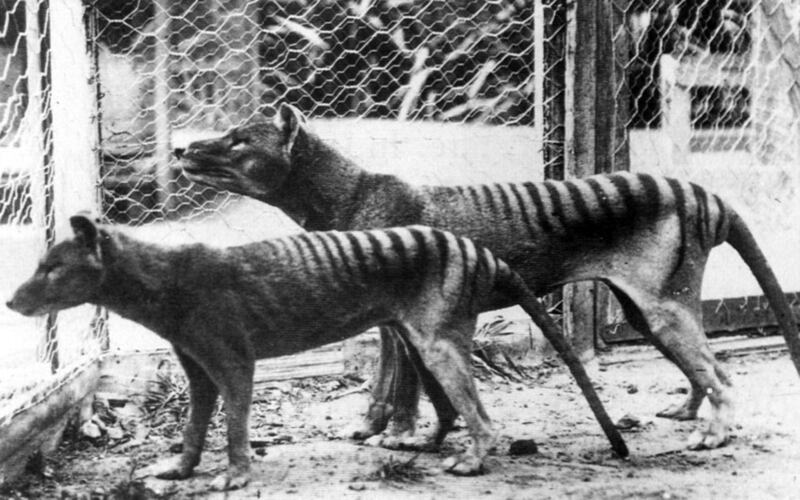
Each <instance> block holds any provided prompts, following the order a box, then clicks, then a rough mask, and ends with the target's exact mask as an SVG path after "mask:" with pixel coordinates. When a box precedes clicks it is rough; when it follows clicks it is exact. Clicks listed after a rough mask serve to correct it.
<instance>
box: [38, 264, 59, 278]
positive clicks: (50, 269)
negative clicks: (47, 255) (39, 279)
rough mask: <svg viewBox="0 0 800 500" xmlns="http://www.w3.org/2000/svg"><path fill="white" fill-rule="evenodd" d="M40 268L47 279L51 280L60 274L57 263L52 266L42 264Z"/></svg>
mask: <svg viewBox="0 0 800 500" xmlns="http://www.w3.org/2000/svg"><path fill="white" fill-rule="evenodd" d="M42 267H43V269H42V271H43V272H44V274H45V277H46V278H47V279H53V278H55V277H56V276H57V275H58V273H60V272H61V264H60V263H58V262H56V263H54V264H43V266H42Z"/></svg>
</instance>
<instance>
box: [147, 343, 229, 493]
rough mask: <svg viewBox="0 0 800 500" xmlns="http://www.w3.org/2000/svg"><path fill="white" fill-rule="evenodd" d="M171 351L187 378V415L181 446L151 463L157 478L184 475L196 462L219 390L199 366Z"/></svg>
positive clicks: (183, 476) (187, 473)
mask: <svg viewBox="0 0 800 500" xmlns="http://www.w3.org/2000/svg"><path fill="white" fill-rule="evenodd" d="M175 354H176V355H177V356H178V360H179V361H180V363H181V366H182V367H183V370H184V372H185V373H186V377H187V379H188V381H189V415H188V418H187V422H186V426H185V427H184V429H183V449H182V450H181V454H180V455H179V456H178V457H171V458H168V459H165V460H163V461H161V462H159V463H157V464H155V465H153V466H152V468H151V470H152V472H153V474H154V475H155V476H156V477H158V478H161V479H184V478H187V477H189V476H191V475H192V471H193V470H194V468H195V467H196V466H197V464H198V463H200V455H201V453H202V452H203V445H204V443H205V439H206V432H207V429H208V423H209V421H210V420H211V415H212V414H213V413H214V407H215V406H216V402H217V395H218V394H219V391H218V390H217V387H216V385H215V384H214V382H212V380H211V378H210V377H209V376H208V374H206V372H205V371H204V370H203V368H202V367H201V366H200V365H199V364H197V363H196V362H195V361H194V360H193V359H192V358H190V357H189V356H187V355H186V354H185V353H183V352H182V351H181V350H180V349H179V348H178V347H175Z"/></svg>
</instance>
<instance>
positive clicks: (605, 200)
mask: <svg viewBox="0 0 800 500" xmlns="http://www.w3.org/2000/svg"><path fill="white" fill-rule="evenodd" d="M586 184H588V185H589V187H590V188H592V191H594V195H595V198H597V204H598V205H600V210H602V211H603V221H608V220H612V219H614V210H612V209H611V202H610V201H609V194H608V193H606V192H605V190H604V189H603V186H601V185H600V183H599V182H597V179H593V178H591V177H590V178H588V179H586Z"/></svg>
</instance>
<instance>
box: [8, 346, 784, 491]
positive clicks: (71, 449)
mask: <svg viewBox="0 0 800 500" xmlns="http://www.w3.org/2000/svg"><path fill="white" fill-rule="evenodd" d="M608 359H609V358H605V362H604V361H603V358H601V362H600V364H599V365H597V364H595V366H592V367H590V371H591V372H592V373H593V375H594V379H595V381H596V383H597V385H598V387H600V388H601V396H602V398H603V399H604V401H605V402H606V405H607V408H608V410H609V412H610V413H611V414H612V417H613V418H614V419H615V420H617V419H619V418H621V417H622V416H623V415H625V414H630V415H632V416H634V417H638V418H639V419H641V426H640V427H638V428H635V429H634V430H631V431H626V432H625V436H626V439H627V442H628V445H629V447H630V448H631V457H630V458H629V459H628V460H620V459H618V458H615V457H614V456H613V455H612V453H611V452H610V450H609V446H608V444H607V442H606V440H605V438H604V437H603V436H602V434H601V432H600V429H599V427H598V425H597V424H596V423H595V422H594V420H593V419H592V418H591V416H590V413H589V410H588V407H587V405H586V403H585V402H584V401H583V400H582V398H581V397H580V396H579V394H578V393H577V390H576V388H575V385H574V384H573V383H572V381H571V380H570V379H569V377H568V376H567V375H566V373H565V372H564V370H563V368H561V367H560V366H559V367H557V368H552V367H547V366H545V367H542V368H540V369H538V370H536V371H535V372H532V378H531V379H530V380H528V381H526V382H525V383H516V382H504V381H499V380H483V381H481V382H480V390H481V391H480V393H481V396H482V398H483V400H484V402H485V403H486V405H487V408H488V411H489V413H490V415H491V416H492V417H493V419H494V421H495V423H496V427H497V429H498V430H499V433H500V436H501V439H500V444H499V446H498V449H497V451H496V453H495V454H493V455H492V456H490V457H489V459H488V461H487V469H488V470H487V472H486V473H485V474H484V475H481V476H477V477H468V478H461V477H453V476H451V475H449V474H447V473H444V472H442V471H441V470H439V463H440V461H441V459H442V458H443V456H445V455H446V454H447V453H450V452H453V451H456V450H461V449H463V447H464V446H465V445H466V444H467V438H466V432H465V430H464V429H463V428H462V429H460V430H458V431H456V432H455V433H453V434H451V435H450V437H449V438H448V439H447V441H446V444H445V447H444V449H443V450H442V453H441V454H436V453H422V454H419V455H416V454H415V453H413V452H409V451H402V452H400V451H391V450H385V449H380V448H372V447H368V446H364V445H360V444H358V443H355V442H352V441H348V440H346V439H342V438H340V437H339V436H340V435H341V433H342V432H343V430H344V429H345V428H347V427H349V426H351V425H352V424H353V423H354V422H357V421H358V420H359V419H360V415H361V413H362V412H363V410H364V408H365V405H366V401H367V394H366V393H365V392H363V391H360V392H359V391H357V390H355V391H354V389H357V388H358V384H357V383H356V382H353V381H349V380H345V379H333V378H326V379H306V380H301V381H293V382H278V383H274V384H272V385H271V386H270V387H268V388H266V389H264V390H263V391H259V392H258V393H257V394H256V395H255V401H256V402H255V407H254V411H253V413H252V416H251V429H252V431H251V438H252V439H253V440H260V441H262V442H263V443H270V444H269V445H268V446H266V447H262V448H255V449H254V451H253V457H254V463H253V480H252V482H251V484H250V485H249V486H248V487H247V488H246V489H244V490H239V491H235V492H230V493H228V494H227V496H226V495H225V494H222V493H209V492H207V486H208V484H209V482H210V481H211V479H212V478H213V476H214V475H215V474H216V473H218V472H219V471H220V470H222V467H223V466H224V463H225V458H224V451H223V450H224V433H223V431H222V428H221V426H220V422H221V420H220V418H219V417H218V418H216V419H215V422H216V426H215V427H214V428H213V429H212V431H211V438H210V443H209V448H210V450H209V451H207V452H206V454H205V455H204V460H203V462H202V464H201V465H200V466H199V467H198V469H197V471H196V474H195V476H194V477H193V478H191V479H189V480H185V481H162V480H156V479H153V478H150V477H145V478H144V479H143V480H141V481H138V480H133V481H131V480H130V477H131V476H130V474H131V470H132V469H133V468H140V467H144V466H145V465H147V464H148V463H150V462H152V461H153V460H155V459H158V458H163V457H165V456H168V455H169V454H170V447H173V448H174V444H175V443H176V442H177V440H178V438H177V434H176V433H175V432H174V430H175V428H177V426H171V427H172V428H170V426H168V425H164V424H162V426H161V428H154V429H151V430H150V431H149V434H147V436H146V437H144V438H142V437H141V436H143V435H144V434H143V433H142V432H141V430H140V431H139V432H137V435H138V436H139V439H133V440H131V441H128V442H126V443H124V444H119V445H117V446H109V445H105V446H96V445H91V444H89V443H87V442H86V441H78V442H70V443H67V444H65V445H63V446H62V447H61V448H60V449H59V451H58V453H57V455H56V456H55V457H53V458H52V459H48V460H47V461H45V463H44V464H41V466H40V468H39V471H38V473H36V474H29V475H27V476H25V477H23V478H22V479H21V480H20V481H19V482H18V483H17V484H16V485H15V487H14V488H7V489H6V490H5V491H3V492H0V493H1V495H0V496H3V497H4V498H5V497H12V498H13V497H18V498H19V497H28V498H114V497H116V498H152V497H158V496H162V497H168V498H331V499H333V498H365V499H367V498H370V499H371V498H411V497H414V498H436V499H439V498H459V499H467V498H513V499H525V498H536V499H539V498H593V499H594V498H664V499H667V498H726V499H734V498H758V499H762V498H797V495H798V488H799V487H800V482H799V481H798V474H800V422H798V410H800V380H799V379H798V376H797V373H796V372H795V371H794V368H793V367H792V365H791V363H790V362H789V359H788V356H787V355H786V354H785V353H759V354H750V355H747V356H741V357H731V358H728V359H726V360H725V361H724V365H725V367H726V368H727V370H728V372H729V373H730V375H731V376H732V378H733V380H734V383H735V384H736V389H737V391H736V401H737V403H738V406H737V415H736V424H737V425H736V427H735V429H734V430H733V438H732V440H731V442H730V443H729V444H728V445H727V446H725V447H723V448H720V449H716V450H712V451H702V452H689V451H685V450H684V442H685V440H686V439H687V437H688V436H689V434H690V433H691V431H692V430H694V429H695V428H697V427H698V426H701V425H703V424H704V423H705V420H704V419H705V418H707V417H708V415H709V409H708V406H707V404H705V405H704V407H703V409H702V410H701V416H702V417H703V419H701V420H699V421H695V422H673V421H670V420H664V419H660V418H656V417H655V416H654V415H655V413H656V412H657V411H658V410H660V409H662V408H664V407H666V406H667V405H669V404H671V403H675V402H678V401H680V400H681V399H682V398H683V397H684V394H683V393H682V391H685V388H686V385H687V384H686V382H685V380H684V379H683V377H682V376H681V375H680V374H679V372H678V370H677V369H676V368H674V367H673V366H672V365H670V364H669V363H667V362H666V361H664V360H663V359H650V360H644V361H633V362H625V363H612V364H609V363H608ZM614 359H619V356H618V355H616V354H615V356H614ZM422 407H423V408H422V423H421V426H420V427H421V429H420V430H421V431H423V432H424V431H426V430H430V428H431V426H432V422H433V420H432V410H431V408H430V405H429V404H428V403H427V402H423V404H422ZM520 438H532V439H534V440H535V441H536V443H537V444H538V448H539V450H538V452H537V453H535V454H531V455H525V456H516V457H512V456H510V455H509V453H508V451H509V444H510V442H511V441H512V440H513V439H520ZM263 443H262V444H263ZM412 459H413V460H412ZM408 461H411V462H410V463H411V467H409V469H411V472H413V473H416V474H417V475H419V477H413V476H414V474H406V475H400V474H397V475H396V476H398V477H395V478H394V479H393V478H392V476H393V474H391V473H387V472H386V471H387V470H388V469H391V465H392V464H394V465H395V466H397V465H398V464H402V463H405V462H408ZM381 471H383V473H381ZM137 474H141V470H138V471H137ZM387 476H389V477H387ZM409 476H412V477H411V478H410V479H409ZM404 478H405V480H404ZM136 495H141V496H136Z"/></svg>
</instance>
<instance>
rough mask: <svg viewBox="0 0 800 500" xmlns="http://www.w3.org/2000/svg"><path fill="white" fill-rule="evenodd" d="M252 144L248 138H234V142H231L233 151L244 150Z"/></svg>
mask: <svg viewBox="0 0 800 500" xmlns="http://www.w3.org/2000/svg"><path fill="white" fill-rule="evenodd" d="M249 144H250V139H248V138H247V137H242V136H234V137H233V141H232V142H231V149H233V150H234V151H236V150H239V149H243V148H245V147H247V146H248V145H249Z"/></svg>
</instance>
